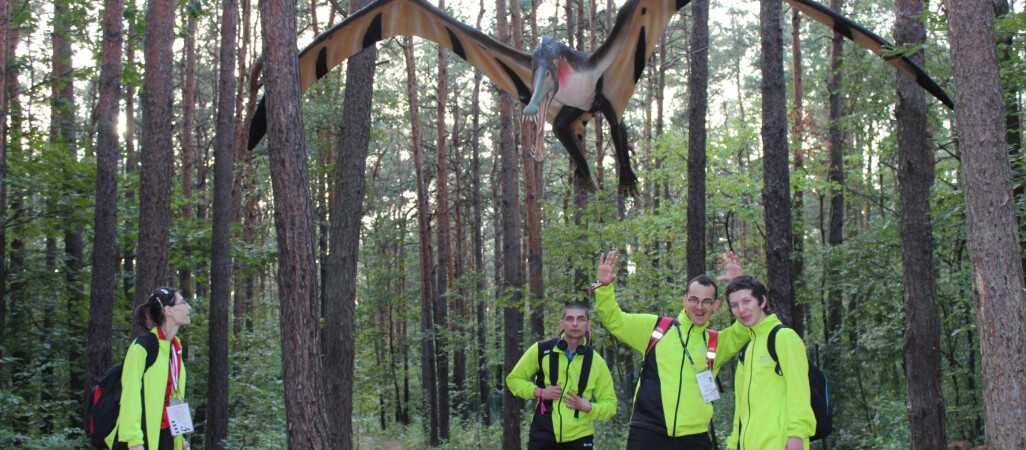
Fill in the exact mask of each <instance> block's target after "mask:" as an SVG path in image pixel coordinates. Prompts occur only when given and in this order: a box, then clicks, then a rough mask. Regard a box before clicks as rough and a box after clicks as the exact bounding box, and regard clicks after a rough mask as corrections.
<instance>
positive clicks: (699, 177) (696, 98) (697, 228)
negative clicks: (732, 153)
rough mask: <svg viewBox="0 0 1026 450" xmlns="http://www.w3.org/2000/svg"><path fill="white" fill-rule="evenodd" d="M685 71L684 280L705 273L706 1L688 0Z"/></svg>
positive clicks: (707, 82)
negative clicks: (688, 38)
mask: <svg viewBox="0 0 1026 450" xmlns="http://www.w3.org/2000/svg"><path fill="white" fill-rule="evenodd" d="M691 16H692V18H693V23H692V25H691V57H690V58H689V63H690V66H691V67H690V71H689V72H688V92H689V93H690V94H691V96H690V97H689V98H688V240H687V264H688V279H689V280H690V279H691V278H694V277H696V276H698V275H701V274H704V273H705V253H706V252H705V136H706V130H705V116H706V113H707V110H708V103H709V52H708V49H709V1H708V0H695V1H693V2H691Z"/></svg>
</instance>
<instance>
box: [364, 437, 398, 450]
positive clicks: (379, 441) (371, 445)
mask: <svg viewBox="0 0 1026 450" xmlns="http://www.w3.org/2000/svg"><path fill="white" fill-rule="evenodd" d="M356 448H359V449H367V450H371V449H373V450H402V449H404V448H406V447H403V443H402V441H396V440H391V439H389V438H387V437H382V436H365V437H362V438H360V439H359V441H358V443H357V447H356Z"/></svg>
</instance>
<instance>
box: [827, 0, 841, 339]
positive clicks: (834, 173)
mask: <svg viewBox="0 0 1026 450" xmlns="http://www.w3.org/2000/svg"><path fill="white" fill-rule="evenodd" d="M842 7H843V3H842V0H830V8H831V9H833V10H834V11H840V10H841V8H842ZM843 49H844V38H843V37H842V36H841V35H840V33H837V32H834V33H832V38H831V40H830V81H829V83H828V87H827V90H828V91H829V95H830V99H829V105H830V106H829V108H830V127H829V128H830V131H829V138H828V141H829V148H830V169H829V171H828V179H829V182H830V227H829V230H828V232H827V243H828V244H829V245H830V246H831V247H834V248H836V247H837V246H839V245H841V244H843V243H844V149H843V144H844V136H843V135H842V132H841V121H842V120H843V115H844V112H843V111H842V110H841V109H842V105H841V93H840V91H841V83H842V81H843V80H842V76H841V58H842V57H844V52H843ZM838 273H839V271H838V270H837V267H835V266H831V267H829V268H828V269H827V274H828V275H827V277H828V278H829V279H833V280H837V277H838ZM827 296H828V300H827V326H826V333H827V342H830V341H832V340H833V339H834V337H835V336H836V335H837V332H838V331H839V330H840V329H841V312H842V299H841V296H842V291H841V289H840V283H839V282H834V283H830V287H829V288H828V292H827Z"/></svg>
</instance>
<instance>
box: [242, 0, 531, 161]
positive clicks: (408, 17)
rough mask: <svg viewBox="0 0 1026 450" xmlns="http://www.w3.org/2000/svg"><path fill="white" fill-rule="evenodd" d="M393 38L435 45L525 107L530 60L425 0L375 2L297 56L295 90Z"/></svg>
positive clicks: (261, 128) (252, 136) (255, 134)
mask: <svg viewBox="0 0 1026 450" xmlns="http://www.w3.org/2000/svg"><path fill="white" fill-rule="evenodd" d="M395 36H417V37H421V38H424V39H427V40H430V41H434V42H436V43H438V44H439V45H442V46H444V47H446V48H448V49H449V50H452V52H453V53H455V54H456V55H457V56H459V57H460V58H463V59H464V60H466V61H467V62H468V63H470V64H471V65H472V66H474V67H475V68H477V69H478V70H480V71H481V72H482V73H484V74H485V75H486V76H488V78H490V79H491V80H492V82H494V83H495V84H496V85H497V86H498V87H499V88H500V89H502V90H503V91H506V92H508V93H509V94H510V95H513V96H514V97H516V98H518V99H520V101H521V102H522V103H527V102H528V100H530V98H531V88H530V83H529V82H530V79H531V55H529V54H527V53H524V52H521V51H517V50H514V49H512V48H510V47H507V46H505V45H503V44H502V43H500V42H498V41H496V40H495V39H493V38H491V37H489V36H488V35H486V34H484V33H482V32H481V31H480V30H478V29H476V28H473V27H470V26H469V25H466V24H464V23H462V22H460V21H458V20H456V19H454V18H453V17H452V16H450V15H448V14H446V13H445V12H444V11H442V10H440V9H438V8H437V7H435V6H434V5H431V4H429V3H427V2H425V1H424V0H377V1H375V2H373V3H371V4H369V5H367V6H366V7H364V8H363V9H361V10H359V11H357V12H356V13H354V14H353V15H351V16H349V17H348V18H346V20H343V21H342V22H340V23H339V24H337V25H335V26H334V27H332V28H331V29H329V30H327V31H325V32H324V33H322V34H321V35H320V36H318V37H317V38H316V39H314V41H313V43H311V44H310V45H309V46H307V47H306V48H305V49H303V51H302V52H300V53H299V79H300V89H301V90H302V91H306V90H307V89H308V88H309V87H310V86H311V85H313V84H314V83H315V82H317V80H319V79H321V78H322V77H324V76H325V75H327V74H328V72H329V71H330V70H331V69H332V68H334V67H336V66H338V65H339V64H341V63H342V61H345V60H346V59H348V58H350V57H351V56H353V55H355V54H357V53H359V52H360V51H361V50H363V49H365V48H367V47H370V46H372V45H374V44H375V43H376V42H378V41H381V40H384V39H389V38H392V37H395ZM266 131H267V128H266V110H265V109H264V101H263V100H262V99H261V101H260V105H259V106H258V107H257V110H256V111H255V112H254V114H253V119H252V123H251V125H250V133H249V148H250V149H252V148H253V147H255V146H256V145H257V144H258V143H259V142H260V140H261V139H263V136H264V134H265V133H266Z"/></svg>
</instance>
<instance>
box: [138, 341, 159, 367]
mask: <svg viewBox="0 0 1026 450" xmlns="http://www.w3.org/2000/svg"><path fill="white" fill-rule="evenodd" d="M135 343H136V344H139V345H141V346H142V348H143V349H144V350H146V368H145V369H143V372H145V371H147V370H149V368H150V366H152V365H153V363H154V362H156V361H157V354H158V353H160V348H159V346H158V344H157V335H155V334H153V333H150V332H146V333H143V334H140V335H139V337H137V338H135Z"/></svg>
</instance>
